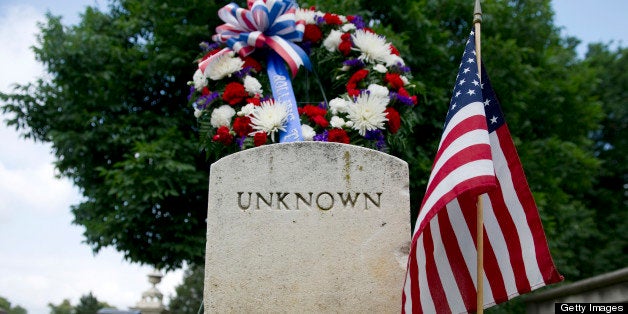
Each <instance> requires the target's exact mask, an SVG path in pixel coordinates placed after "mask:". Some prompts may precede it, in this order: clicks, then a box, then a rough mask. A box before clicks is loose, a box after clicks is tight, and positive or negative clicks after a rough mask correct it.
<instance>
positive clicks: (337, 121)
mask: <svg viewBox="0 0 628 314" xmlns="http://www.w3.org/2000/svg"><path fill="white" fill-rule="evenodd" d="M329 124H330V125H331V127H332V128H337V129H342V127H343V126H345V120H343V119H342V118H341V117H339V116H333V117H331V119H329Z"/></svg>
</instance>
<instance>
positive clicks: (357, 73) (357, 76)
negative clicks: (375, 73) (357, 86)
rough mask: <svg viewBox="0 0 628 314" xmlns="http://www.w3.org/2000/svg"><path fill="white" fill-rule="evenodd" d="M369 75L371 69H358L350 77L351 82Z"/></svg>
mask: <svg viewBox="0 0 628 314" xmlns="http://www.w3.org/2000/svg"><path fill="white" fill-rule="evenodd" d="M368 75H369V70H366V69H360V70H357V71H355V73H353V75H351V78H350V79H349V82H351V83H357V82H359V81H361V80H363V79H365V78H366V77H367V76H368Z"/></svg>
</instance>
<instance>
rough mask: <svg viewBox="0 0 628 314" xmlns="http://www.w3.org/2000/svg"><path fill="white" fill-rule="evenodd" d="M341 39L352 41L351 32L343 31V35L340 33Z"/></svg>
mask: <svg viewBox="0 0 628 314" xmlns="http://www.w3.org/2000/svg"><path fill="white" fill-rule="evenodd" d="M340 40H342V41H351V33H343V34H342V35H340Z"/></svg>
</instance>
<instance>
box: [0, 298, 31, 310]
mask: <svg viewBox="0 0 628 314" xmlns="http://www.w3.org/2000/svg"><path fill="white" fill-rule="evenodd" d="M2 311H5V312H6V313H7V314H26V313H27V312H26V309H24V308H23V307H21V306H19V305H15V306H14V305H11V302H9V300H7V299H6V298H4V297H1V296H0V312H2Z"/></svg>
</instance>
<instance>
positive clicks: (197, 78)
mask: <svg viewBox="0 0 628 314" xmlns="http://www.w3.org/2000/svg"><path fill="white" fill-rule="evenodd" d="M192 80H194V89H196V90H201V89H203V87H205V86H207V77H206V76H205V75H204V74H203V71H201V70H200V69H198V70H196V72H194V76H193V77H192Z"/></svg>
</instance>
